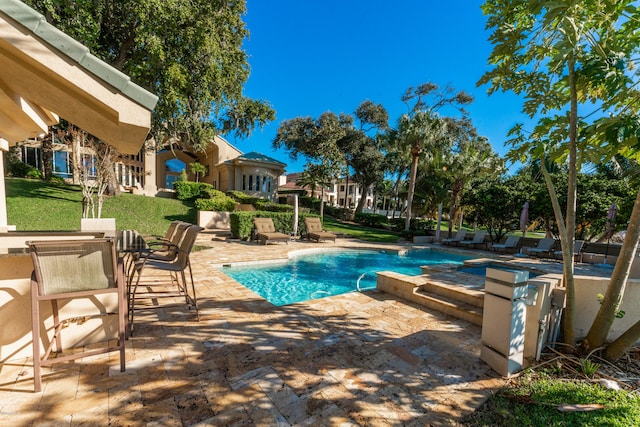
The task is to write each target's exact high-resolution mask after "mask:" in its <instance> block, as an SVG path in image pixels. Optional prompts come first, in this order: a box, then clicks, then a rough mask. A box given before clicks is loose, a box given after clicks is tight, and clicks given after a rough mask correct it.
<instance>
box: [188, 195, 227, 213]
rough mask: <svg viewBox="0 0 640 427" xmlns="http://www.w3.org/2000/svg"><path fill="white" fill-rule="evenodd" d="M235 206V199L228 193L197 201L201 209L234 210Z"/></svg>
mask: <svg viewBox="0 0 640 427" xmlns="http://www.w3.org/2000/svg"><path fill="white" fill-rule="evenodd" d="M235 206H236V202H235V200H233V199H232V198H231V197H229V196H226V195H222V196H216V197H210V198H207V199H196V201H195V207H196V209H198V210H200V211H216V212H233V209H234V208H235Z"/></svg>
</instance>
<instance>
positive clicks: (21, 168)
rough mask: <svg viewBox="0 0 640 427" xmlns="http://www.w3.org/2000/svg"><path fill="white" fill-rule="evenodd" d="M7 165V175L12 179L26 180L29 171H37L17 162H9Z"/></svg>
mask: <svg viewBox="0 0 640 427" xmlns="http://www.w3.org/2000/svg"><path fill="white" fill-rule="evenodd" d="M8 163H9V164H8V165H7V166H8V169H9V175H10V176H12V177H14V178H26V177H27V176H28V175H29V173H31V171H33V170H35V171H37V169H36V168H34V167H33V166H31V165H28V164H26V163H23V162H21V161H19V160H17V161H11V162H8Z"/></svg>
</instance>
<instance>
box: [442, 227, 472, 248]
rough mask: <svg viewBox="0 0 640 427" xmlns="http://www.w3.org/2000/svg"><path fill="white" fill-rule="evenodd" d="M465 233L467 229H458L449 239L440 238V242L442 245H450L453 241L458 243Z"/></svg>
mask: <svg viewBox="0 0 640 427" xmlns="http://www.w3.org/2000/svg"><path fill="white" fill-rule="evenodd" d="M466 235H467V230H465V229H460V230H458V232H457V233H456V235H455V236H454V237H452V238H450V239H442V244H443V245H452V244H454V243H460V242H462V241H463V240H464V238H465V236H466Z"/></svg>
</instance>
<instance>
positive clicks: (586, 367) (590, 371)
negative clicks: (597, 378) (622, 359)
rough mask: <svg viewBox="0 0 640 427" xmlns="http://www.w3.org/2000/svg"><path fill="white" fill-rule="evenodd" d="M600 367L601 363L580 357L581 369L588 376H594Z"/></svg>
mask: <svg viewBox="0 0 640 427" xmlns="http://www.w3.org/2000/svg"><path fill="white" fill-rule="evenodd" d="M598 369H600V364H599V363H596V362H593V361H591V360H589V359H580V370H581V371H582V373H583V374H585V375H586V376H587V377H592V376H593V375H594V374H595V373H596V372H598Z"/></svg>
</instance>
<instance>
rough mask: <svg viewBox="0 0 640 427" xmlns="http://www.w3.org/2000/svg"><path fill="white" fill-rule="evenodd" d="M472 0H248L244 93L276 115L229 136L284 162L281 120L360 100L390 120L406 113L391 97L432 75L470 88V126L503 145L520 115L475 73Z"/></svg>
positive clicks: (512, 101) (484, 40)
mask: <svg viewBox="0 0 640 427" xmlns="http://www.w3.org/2000/svg"><path fill="white" fill-rule="evenodd" d="M481 4H482V2H481V1H476V0H467V1H465V2H459V3H458V2H440V1H433V0H397V1H395V2H389V1H381V0H323V1H307V0H269V1H267V0H247V10H248V11H247V15H246V16H245V17H244V19H245V22H246V24H247V28H248V30H249V31H250V33H251V36H250V38H249V40H247V41H246V42H245V49H246V51H247V53H248V55H249V64H250V67H251V75H250V77H249V80H248V82H247V84H246V86H245V95H246V96H249V97H251V98H254V99H263V100H265V101H267V102H269V103H270V104H271V105H272V106H273V108H274V109H275V110H276V120H275V121H274V122H271V123H270V124H269V125H267V126H266V127H265V128H264V129H263V130H262V131H260V130H256V131H255V132H254V133H253V134H252V135H251V136H250V137H249V138H246V139H237V138H233V137H229V142H231V143H232V144H234V145H235V146H237V147H238V148H239V149H240V150H242V151H243V152H245V153H246V152H250V151H258V152H261V153H263V154H266V155H269V156H272V157H273V158H275V159H277V160H280V161H282V162H284V163H287V165H288V166H287V172H288V173H291V172H299V171H301V170H302V169H303V166H304V161H303V160H298V162H293V161H292V160H291V158H290V157H289V156H288V154H287V153H286V152H284V151H274V150H273V148H272V141H273V138H274V137H275V135H276V131H277V129H278V126H279V124H280V122H281V121H283V120H287V119H292V118H295V117H300V116H311V117H314V118H315V117H318V116H319V115H320V114H322V113H323V112H325V111H332V112H334V113H336V114H339V113H341V112H344V113H348V114H351V113H353V112H354V111H355V109H356V108H357V107H358V105H359V104H360V103H361V102H362V101H364V100H371V101H373V102H375V103H380V104H382V105H384V106H385V108H386V109H387V110H388V111H389V116H390V124H391V125H395V123H396V122H397V119H398V117H399V116H400V115H401V114H403V113H405V112H406V106H405V105H404V104H403V103H402V101H401V100H400V97H401V96H402V94H403V93H404V92H405V91H406V89H407V88H408V87H409V86H417V85H419V84H421V83H425V82H429V81H430V82H434V83H436V84H438V85H440V86H442V87H444V86H446V85H447V84H450V85H452V86H453V87H455V88H456V89H459V90H465V91H467V92H469V93H471V94H472V95H473V96H474V98H475V101H474V102H473V104H472V105H471V106H469V107H468V110H469V112H470V117H471V119H472V121H473V123H474V124H475V126H476V128H477V129H478V131H479V133H480V134H481V135H483V136H486V137H487V138H489V141H490V142H491V144H492V145H493V148H494V150H496V151H497V152H498V153H499V154H501V155H502V154H504V153H505V152H506V151H507V150H506V148H505V147H504V141H505V139H506V134H507V132H508V130H509V129H510V128H511V127H512V126H513V125H514V124H516V123H518V122H523V121H526V117H525V116H524V115H523V114H522V113H521V108H522V103H521V101H520V100H519V99H518V98H516V97H515V96H514V95H512V94H502V93H496V94H493V95H491V96H490V97H489V96H488V95H487V93H486V92H487V87H486V86H485V87H480V88H477V87H476V82H477V81H478V79H479V78H480V77H481V76H482V74H483V73H484V72H485V71H486V70H487V58H488V55H489V53H490V51H491V45H490V43H489V42H488V37H489V33H488V32H487V31H485V29H484V27H485V22H486V18H485V17H484V16H483V15H482V12H481V10H480V5H481Z"/></svg>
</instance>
